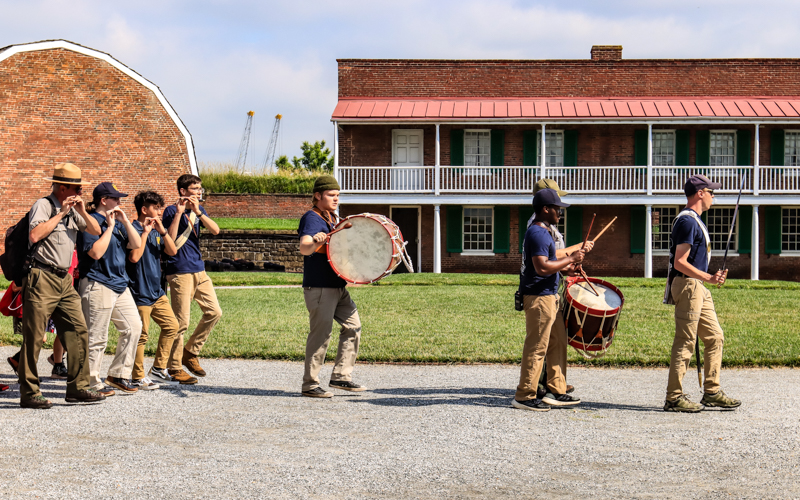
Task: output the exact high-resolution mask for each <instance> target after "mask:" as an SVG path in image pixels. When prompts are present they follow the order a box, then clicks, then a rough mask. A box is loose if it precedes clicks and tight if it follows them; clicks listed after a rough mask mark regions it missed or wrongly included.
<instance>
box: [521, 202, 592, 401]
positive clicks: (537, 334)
mask: <svg viewBox="0 0 800 500" xmlns="http://www.w3.org/2000/svg"><path fill="white" fill-rule="evenodd" d="M568 206H569V205H568V204H566V203H564V202H562V201H561V198H560V197H559V196H558V193H557V192H556V191H555V190H553V189H549V188H548V189H542V190H540V191H539V192H538V193H536V195H535V196H534V197H533V207H534V212H535V215H536V217H535V222H534V223H533V224H532V225H531V226H530V227H529V228H528V230H527V231H526V233H525V241H524V243H523V247H522V269H521V270H520V278H519V291H520V294H521V295H522V300H523V310H524V311H525V330H526V335H525V344H524V346H523V349H522V364H521V367H520V379H519V385H518V386H517V391H516V394H515V395H514V400H513V401H512V403H511V404H512V406H514V407H515V408H520V409H523V410H533V411H548V410H550V407H551V406H558V407H561V406H573V405H577V404H578V403H580V402H581V400H580V399H578V398H576V397H574V396H572V395H570V394H567V384H566V378H565V374H566V368H567V332H566V329H565V326H564V317H563V315H562V314H561V311H560V309H559V307H558V284H559V278H560V276H559V271H566V272H573V271H574V270H575V265H576V264H580V263H581V262H582V261H583V257H584V250H583V249H578V250H577V251H575V252H574V253H572V255H569V256H566V257H563V258H561V259H557V258H556V247H555V242H554V241H553V238H552V237H551V236H550V232H549V228H550V226H555V225H556V224H558V220H559V217H560V213H561V207H568ZM545 354H546V355H547V360H548V363H547V365H548V366H547V393H546V394H545V396H544V397H543V398H541V399H539V398H538V397H537V394H536V392H537V384H538V380H539V375H540V374H541V372H542V368H543V365H544V357H545Z"/></svg>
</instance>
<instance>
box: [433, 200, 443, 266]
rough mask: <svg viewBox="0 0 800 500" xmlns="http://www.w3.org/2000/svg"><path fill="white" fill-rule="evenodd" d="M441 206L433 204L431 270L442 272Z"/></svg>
mask: <svg viewBox="0 0 800 500" xmlns="http://www.w3.org/2000/svg"><path fill="white" fill-rule="evenodd" d="M441 212H442V210H441V206H439V205H434V206H433V272H434V273H435V274H441V273H442V219H441Z"/></svg>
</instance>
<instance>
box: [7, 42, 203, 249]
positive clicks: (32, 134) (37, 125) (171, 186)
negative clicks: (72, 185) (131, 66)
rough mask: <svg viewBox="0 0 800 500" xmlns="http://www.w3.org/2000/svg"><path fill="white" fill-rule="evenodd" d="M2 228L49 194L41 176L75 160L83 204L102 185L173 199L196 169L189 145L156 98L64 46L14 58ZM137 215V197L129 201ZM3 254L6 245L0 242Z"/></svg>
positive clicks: (10, 69) (126, 204)
mask: <svg viewBox="0 0 800 500" xmlns="http://www.w3.org/2000/svg"><path fill="white" fill-rule="evenodd" d="M0 96H2V99H0V206H2V207H3V211H2V214H0V229H1V230H2V231H5V229H6V228H7V227H8V226H9V225H11V224H13V223H15V222H16V221H17V220H19V218H20V217H22V216H23V215H24V214H25V212H27V211H28V210H29V209H30V207H31V205H33V203H34V201H35V200H36V199H37V198H40V197H42V196H46V195H47V194H49V192H50V183H49V182H48V181H45V180H43V179H42V177H50V176H52V174H53V166H54V165H56V164H57V163H61V162H71V163H74V164H75V165H77V166H78V167H80V168H81V170H82V175H83V178H84V179H85V180H88V181H90V182H91V184H90V185H89V186H87V187H86V188H85V191H84V193H85V194H84V199H90V198H91V191H92V189H93V188H94V186H95V185H97V184H98V183H99V182H102V181H113V182H114V183H115V184H116V185H117V187H118V188H119V189H120V190H121V191H123V192H127V193H130V194H131V195H133V194H135V193H136V192H138V191H140V190H144V189H153V190H156V191H158V192H160V193H161V194H163V195H164V196H165V197H166V198H167V199H171V198H173V197H174V196H175V193H176V188H175V180H176V179H177V178H178V177H179V176H180V175H182V174H185V173H189V172H191V167H190V162H189V156H188V154H189V153H188V150H187V148H186V142H185V140H184V137H183V135H182V134H181V133H180V130H179V129H178V127H177V126H176V125H175V123H174V122H173V121H172V119H171V118H170V117H169V115H168V114H167V111H166V110H165V109H164V108H163V107H162V106H161V103H160V102H159V101H158V99H157V98H156V96H155V95H154V94H153V93H152V92H151V91H150V90H148V89H147V88H145V87H143V86H141V85H140V84H139V83H138V82H136V81H135V80H133V79H131V78H130V77H128V76H127V75H125V74H123V73H122V72H120V71H119V70H117V69H116V68H114V67H113V66H111V65H110V64H108V63H106V62H104V61H102V60H100V59H96V58H94V57H90V56H87V55H83V54H78V53H76V52H72V51H69V50H65V49H51V50H42V51H36V52H24V53H20V54H16V55H14V56H12V57H10V58H8V59H5V60H4V61H2V62H0ZM122 206H123V208H124V209H125V210H126V211H128V213H133V212H134V208H133V196H131V197H130V198H128V199H127V200H125V201H124V202H123V205H122ZM0 251H2V242H0Z"/></svg>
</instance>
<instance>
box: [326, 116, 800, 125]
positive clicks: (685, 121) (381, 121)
mask: <svg viewBox="0 0 800 500" xmlns="http://www.w3.org/2000/svg"><path fill="white" fill-rule="evenodd" d="M330 121H331V122H333V123H336V124H339V125H435V124H437V123H439V124H441V125H541V124H547V125H554V124H570V125H647V124H649V123H652V124H653V125H656V124H658V125H725V124H728V125H797V124H800V117H797V118H795V119H794V120H791V119H787V118H786V117H780V118H765V117H758V118H748V117H736V118H730V117H724V118H717V119H714V118H709V117H706V116H701V117H697V118H696V119H692V117H680V118H679V119H675V118H669V117H653V118H640V119H631V118H630V117H622V118H619V119H616V120H615V119H613V118H607V117H598V118H597V119H596V120H593V119H591V118H585V117H582V118H569V117H568V118H558V117H548V118H545V119H542V118H537V117H531V118H530V119H521V118H518V117H517V118H495V119H487V118H476V119H474V120H469V119H466V118H462V117H459V118H429V119H427V120H421V119H420V118H395V119H393V120H387V119H386V118H352V117H350V118H337V117H332V118H331V119H330Z"/></svg>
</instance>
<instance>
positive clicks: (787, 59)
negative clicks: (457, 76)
mask: <svg viewBox="0 0 800 500" xmlns="http://www.w3.org/2000/svg"><path fill="white" fill-rule="evenodd" d="M336 62H337V63H340V64H341V63H394V64H396V63H444V64H452V63H464V64H473V63H480V64H486V63H499V64H513V63H537V64H541V63H558V64H575V63H587V64H589V63H591V64H620V63H622V64H625V63H637V64H638V63H650V64H657V63H667V64H674V63H684V62H685V63H692V64H696V63H698V62H704V63H731V62H737V63H741V62H753V63H763V62H797V63H799V64H800V58H796V57H761V58H759V57H728V58H709V59H702V58H695V59H677V58H672V59H652V58H651V59H599V60H598V59H360V58H342V59H336Z"/></svg>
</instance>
